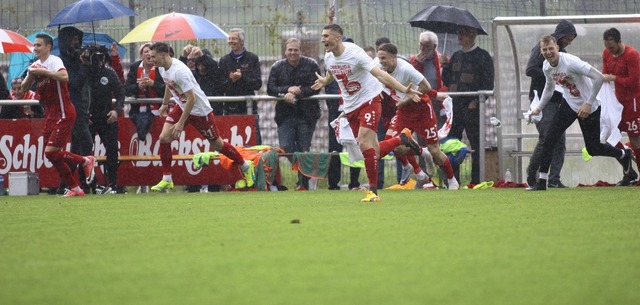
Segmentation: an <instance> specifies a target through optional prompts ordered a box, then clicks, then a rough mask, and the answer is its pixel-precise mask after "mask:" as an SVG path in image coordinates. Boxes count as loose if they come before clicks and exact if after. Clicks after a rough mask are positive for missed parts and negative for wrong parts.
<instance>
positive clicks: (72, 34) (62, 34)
mask: <svg viewBox="0 0 640 305" xmlns="http://www.w3.org/2000/svg"><path fill="white" fill-rule="evenodd" d="M83 35H84V33H83V32H82V31H80V30H79V29H77V28H75V27H72V26H67V27H64V28H62V29H60V31H59V32H58V46H59V49H60V58H61V59H62V63H63V64H64V66H65V68H66V69H67V74H68V75H69V96H70V97H71V103H73V106H74V107H75V108H76V122H75V125H74V127H73V133H72V134H71V152H72V153H75V154H77V155H81V156H87V155H91V150H92V149H93V146H92V143H93V141H92V139H91V134H90V133H89V99H90V97H89V94H90V93H89V85H88V84H87V71H86V67H85V65H83V64H82V60H81V59H80V56H81V54H82V36H83ZM69 166H70V167H71V172H74V171H75V168H76V166H75V165H72V164H70V165H69ZM79 174H80V184H81V187H82V189H83V190H84V191H85V193H86V192H88V190H89V188H88V186H87V184H86V182H85V177H84V176H85V175H84V173H83V171H79ZM63 190H64V186H63V185H61V187H60V188H59V189H58V193H62V191H63Z"/></svg>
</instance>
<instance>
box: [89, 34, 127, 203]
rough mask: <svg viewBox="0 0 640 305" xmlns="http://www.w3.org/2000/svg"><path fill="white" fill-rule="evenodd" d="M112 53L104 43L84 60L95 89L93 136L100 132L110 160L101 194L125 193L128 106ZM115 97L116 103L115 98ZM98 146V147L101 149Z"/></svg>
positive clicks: (106, 167) (91, 48) (99, 189)
mask: <svg viewBox="0 0 640 305" xmlns="http://www.w3.org/2000/svg"><path fill="white" fill-rule="evenodd" d="M108 54H109V50H107V48H106V47H104V46H90V47H88V48H86V49H85V50H84V53H82V63H83V64H84V65H85V67H86V70H87V72H88V73H87V76H88V78H87V83H88V84H89V88H90V91H91V99H90V101H91V106H90V108H89V130H90V132H91V135H92V137H93V136H95V135H96V134H98V135H99V136H100V140H101V141H102V143H103V144H104V147H105V150H106V155H107V161H106V164H105V167H104V168H105V171H104V172H105V183H104V184H105V186H104V187H99V188H96V191H97V192H99V193H101V194H113V193H124V192H125V191H124V188H122V187H118V186H117V184H116V178H117V176H118V165H119V163H118V115H119V114H120V113H121V112H122V108H123V107H124V97H125V95H124V86H123V85H122V83H121V82H120V79H119V78H118V75H117V74H116V72H115V71H114V70H113V68H111V67H110V66H109V65H106V64H105V63H106V57H107V56H108ZM112 98H115V99H116V103H115V107H114V105H113V103H112V102H111V99H112ZM97 150H98V149H97V146H96V151H97Z"/></svg>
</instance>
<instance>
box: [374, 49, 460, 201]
mask: <svg viewBox="0 0 640 305" xmlns="http://www.w3.org/2000/svg"><path fill="white" fill-rule="evenodd" d="M375 61H376V62H379V63H380V66H381V67H382V70H384V71H386V72H387V73H389V75H391V76H392V77H393V78H395V79H396V80H397V81H398V82H400V83H401V84H417V90H418V91H419V92H421V93H422V96H421V99H420V101H418V102H413V101H412V100H411V99H408V98H406V97H405V94H404V93H402V92H397V91H396V90H393V89H390V88H388V87H386V88H385V92H387V93H388V94H389V96H391V98H393V99H394V100H396V101H398V102H397V106H398V109H397V110H396V118H395V119H394V120H392V122H394V123H392V125H393V126H390V127H391V128H393V134H392V135H396V134H399V133H400V131H401V130H403V129H404V128H409V129H410V130H412V131H414V132H416V133H417V134H418V136H419V137H421V138H422V139H423V140H424V141H425V142H426V143H427V148H428V152H429V153H430V154H431V155H432V156H433V159H434V161H435V163H436V164H437V165H438V166H439V167H440V169H442V171H444V173H446V175H447V179H448V181H447V182H448V189H449V190H457V189H458V188H459V187H460V185H459V183H458V180H456V177H455V176H454V174H453V168H452V167H451V163H450V161H449V158H447V156H446V155H445V154H444V153H443V152H442V151H440V144H439V141H438V118H437V116H436V113H435V110H434V109H433V104H432V103H431V98H436V99H437V100H439V101H441V102H442V101H444V99H446V98H447V95H446V94H444V93H438V92H437V91H436V90H433V89H431V85H430V84H429V82H428V81H427V79H426V78H425V77H424V75H422V73H420V72H418V70H416V69H415V68H414V67H413V66H412V65H411V64H410V63H408V62H407V61H404V60H398V48H397V47H396V46H395V45H393V44H391V43H386V44H383V45H381V46H380V47H378V58H377V59H376V60H375ZM414 87H415V86H414ZM420 150H421V153H422V154H426V153H427V151H424V150H423V149H422V147H420ZM397 157H398V159H399V160H400V162H402V167H403V171H404V170H409V171H410V170H413V171H414V173H415V174H416V177H417V179H418V184H417V185H416V188H420V189H421V188H422V184H424V182H425V181H426V178H427V174H426V173H425V172H424V171H423V170H422V169H420V167H419V166H418V164H417V162H416V157H415V156H413V155H410V156H408V155H398V156H397ZM410 163H411V164H410ZM403 176H404V173H403ZM407 176H408V175H407Z"/></svg>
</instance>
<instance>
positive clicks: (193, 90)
mask: <svg viewBox="0 0 640 305" xmlns="http://www.w3.org/2000/svg"><path fill="white" fill-rule="evenodd" d="M150 49H151V52H150V56H151V58H152V59H153V62H154V64H155V65H156V66H157V67H158V68H159V72H160V76H161V77H162V78H163V79H164V81H165V83H166V87H165V93H164V98H163V101H162V106H160V109H159V110H160V115H161V116H163V117H166V119H165V123H164V126H163V127H162V132H161V133H160V160H161V162H162V180H161V181H160V182H159V183H158V184H156V185H155V186H153V187H151V190H152V191H164V190H170V189H173V186H174V184H173V178H172V176H171V163H172V160H173V152H172V151H171V141H173V140H175V139H177V138H178V137H179V136H180V134H181V133H182V132H183V130H184V127H185V125H186V124H192V125H193V127H195V128H196V129H197V130H198V131H199V132H200V133H201V134H202V135H203V136H204V137H206V138H207V140H209V143H211V146H212V148H213V149H214V150H216V151H219V152H220V153H221V154H223V155H225V156H227V157H229V159H231V160H233V162H234V164H235V165H237V166H239V167H240V168H241V169H242V172H243V174H244V176H245V179H246V180H247V186H248V187H252V186H253V184H254V180H255V179H254V176H255V173H254V170H253V162H251V161H245V160H244V159H243V158H242V156H241V155H240V153H238V151H237V150H236V149H235V147H233V146H232V145H231V144H229V143H228V142H224V141H223V140H222V138H221V137H220V135H219V133H218V130H217V128H216V125H215V122H214V115H213V110H212V109H211V105H210V104H209V102H208V101H207V96H206V95H204V92H202V89H200V86H199V85H198V83H197V82H196V80H195V77H194V76H193V73H192V72H191V71H190V70H189V68H188V67H187V66H186V65H185V64H184V63H182V62H181V61H179V60H177V59H174V58H172V57H171V56H170V55H169V46H168V45H167V44H166V43H163V42H156V43H154V44H153V45H152V46H151V48H150ZM172 96H173V98H174V99H175V100H176V104H177V107H173V109H171V112H169V113H168V114H167V109H168V105H169V99H170V98H171V97H172Z"/></svg>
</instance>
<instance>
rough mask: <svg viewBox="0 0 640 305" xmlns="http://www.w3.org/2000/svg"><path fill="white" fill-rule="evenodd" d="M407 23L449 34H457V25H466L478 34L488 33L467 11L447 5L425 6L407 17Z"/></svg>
mask: <svg viewBox="0 0 640 305" xmlns="http://www.w3.org/2000/svg"><path fill="white" fill-rule="evenodd" d="M409 24H411V26H412V27H417V28H423V29H425V30H429V31H432V32H434V33H449V34H458V27H459V26H466V27H470V28H474V29H477V30H478V34H480V35H488V34H487V32H486V31H485V30H484V29H483V28H482V25H480V22H479V21H478V19H476V17H474V16H473V15H472V14H471V13H469V11H467V10H465V9H462V8H457V7H455V6H448V5H434V6H430V7H427V8H426V9H423V10H422V11H420V12H419V13H417V14H416V15H415V16H413V17H412V18H411V19H409Z"/></svg>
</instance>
